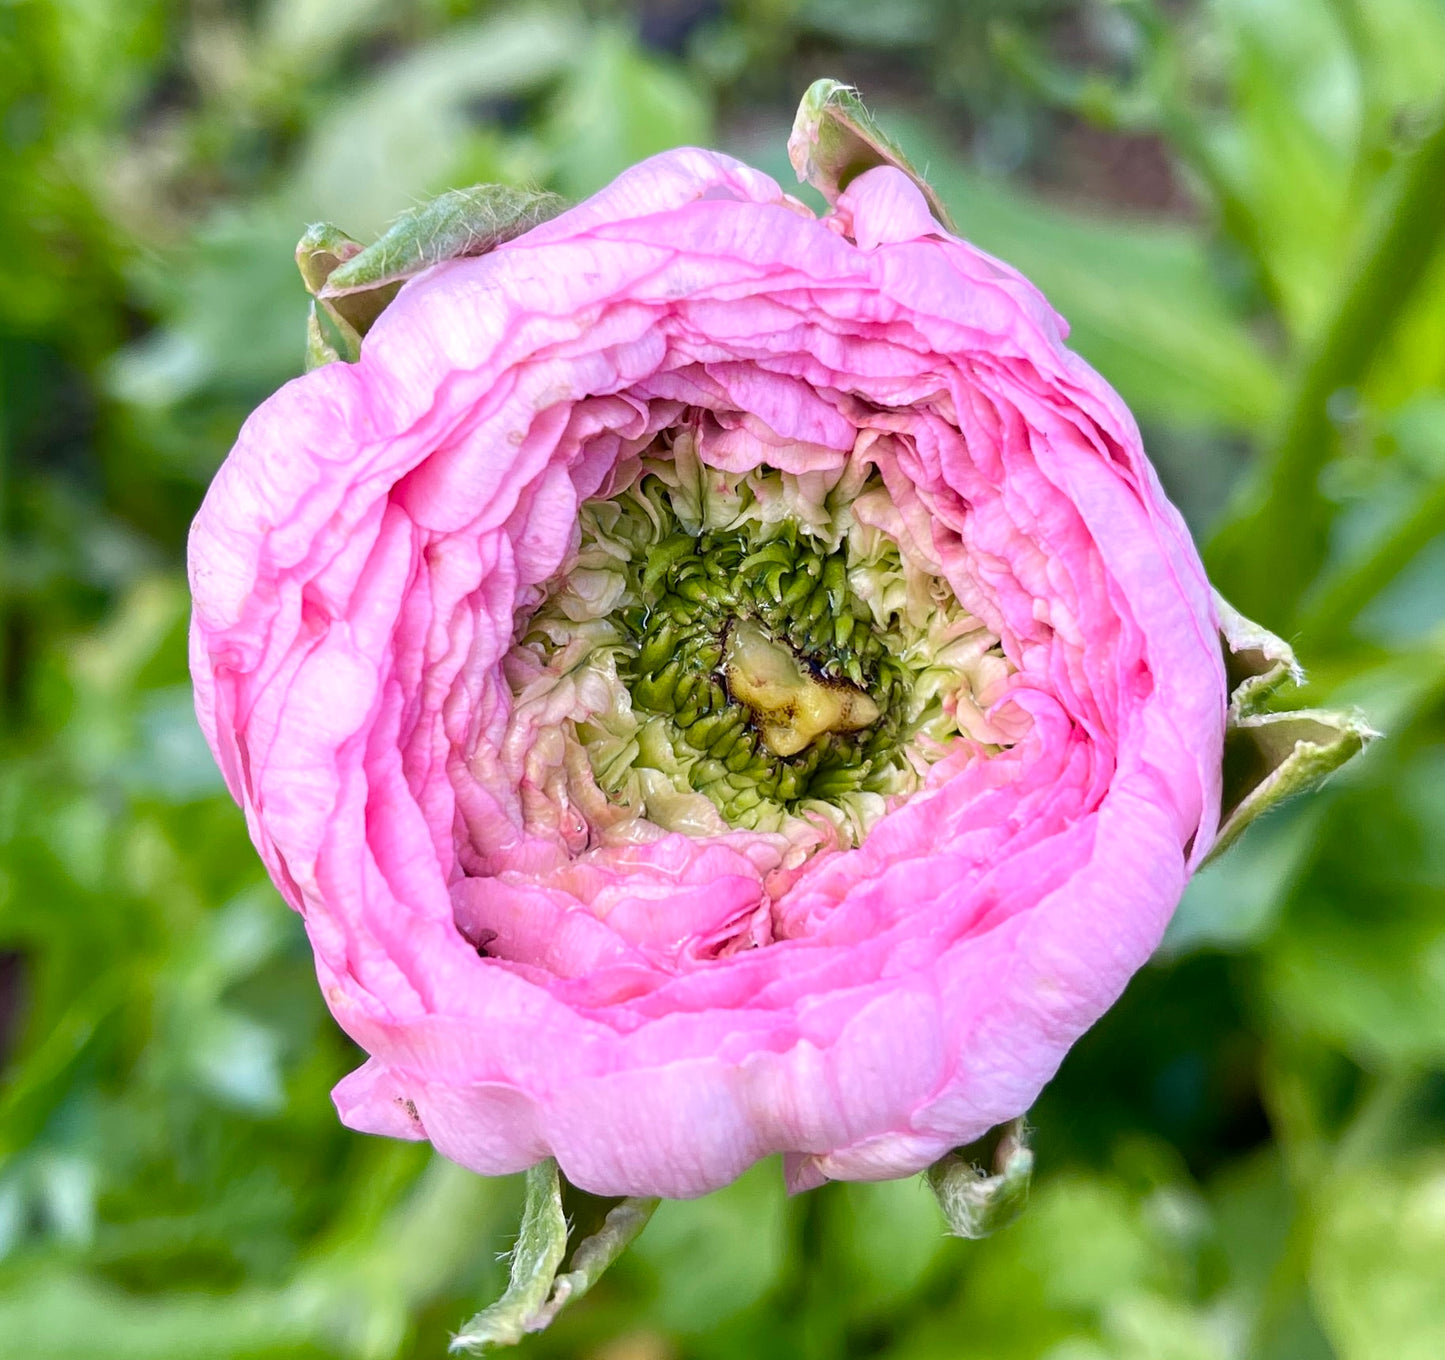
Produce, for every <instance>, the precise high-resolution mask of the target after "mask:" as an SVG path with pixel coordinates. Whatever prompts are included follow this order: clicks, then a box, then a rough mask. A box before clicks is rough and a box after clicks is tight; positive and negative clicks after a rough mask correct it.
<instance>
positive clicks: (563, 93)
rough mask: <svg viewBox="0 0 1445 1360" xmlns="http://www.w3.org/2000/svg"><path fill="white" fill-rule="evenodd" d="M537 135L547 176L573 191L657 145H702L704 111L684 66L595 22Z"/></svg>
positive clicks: (706, 129) (604, 178) (708, 130)
mask: <svg viewBox="0 0 1445 1360" xmlns="http://www.w3.org/2000/svg"><path fill="white" fill-rule="evenodd" d="M542 137H543V140H544V143H545V145H546V147H547V149H548V150H549V151H550V152H551V155H552V160H553V166H552V175H551V178H552V181H553V182H554V183H555V184H556V185H557V187H558V188H559V189H561V191H562V192H563V193H564V194H571V195H573V196H574V197H577V198H581V197H583V196H585V195H587V194H590V193H593V192H594V191H595V190H597V189H600V188H601V187H602V186H603V185H604V184H606V183H607V182H608V181H609V180H610V179H612V178H613V177H615V176H616V175H620V174H621V173H622V172H623V171H624V170H627V169H629V168H630V167H631V166H633V165H636V164H637V162H638V161H641V160H645V159H646V158H647V157H648V156H652V155H656V154H657V153H658V152H659V151H668V150H670V149H672V148H673V147H678V146H707V145H709V144H710V143H711V141H712V116H711V111H710V109H709V107H708V103H707V100H706V99H705V98H704V97H703V95H702V92H701V91H700V90H699V88H698V85H697V83H696V82H695V81H693V80H690V79H688V76H687V74H686V73H685V72H684V71H682V70H680V69H678V68H677V67H675V66H674V65H672V64H671V63H669V62H667V61H666V60H665V59H663V58H661V57H660V56H657V55H654V54H650V53H648V52H646V51H644V50H643V49H642V48H641V47H639V46H638V44H637V41H636V39H635V38H634V37H633V36H632V35H631V34H630V33H629V32H627V31H626V30H625V29H622V28H617V27H613V26H611V25H603V26H600V27H598V28H597V29H595V30H594V32H593V35H592V40H591V42H590V43H579V44H578V45H577V51H576V53H575V60H574V64H573V67H572V70H571V71H570V72H569V73H568V75H567V78H566V79H565V80H563V81H562V82H561V84H560V86H559V88H558V91H557V95H556V98H555V100H554V101H553V104H552V107H551V110H550V113H549V116H548V118H547V120H546V122H545V123H544V125H543V127H542Z"/></svg>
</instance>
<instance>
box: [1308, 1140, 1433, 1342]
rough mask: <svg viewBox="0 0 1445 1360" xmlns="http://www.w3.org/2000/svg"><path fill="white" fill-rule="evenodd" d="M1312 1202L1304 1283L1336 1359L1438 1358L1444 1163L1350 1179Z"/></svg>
mask: <svg viewBox="0 0 1445 1360" xmlns="http://www.w3.org/2000/svg"><path fill="white" fill-rule="evenodd" d="M1320 1201H1321V1202H1320V1206H1319V1209H1318V1213H1319V1220H1320V1222H1319V1230H1318V1236H1317V1237H1316V1239H1315V1242H1314V1250H1313V1253H1312V1261H1311V1270H1310V1282H1311V1285H1312V1287H1313V1293H1314V1297H1315V1300H1316V1303H1317V1306H1318V1310H1319V1316H1320V1320H1321V1322H1322V1323H1323V1324H1324V1328H1325V1331H1326V1332H1327V1333H1328V1335H1329V1338H1330V1341H1331V1342H1332V1343H1333V1345H1334V1347H1335V1351H1336V1353H1337V1354H1338V1355H1339V1357H1340V1360H1436V1358H1437V1357H1438V1356H1439V1355H1440V1354H1441V1345H1442V1340H1445V1290H1442V1289H1441V1287H1440V1284H1441V1266H1442V1263H1445V1159H1442V1158H1441V1157H1440V1156H1439V1155H1438V1154H1435V1155H1432V1156H1426V1157H1421V1158H1418V1159H1415V1160H1412V1161H1411V1162H1408V1163H1404V1164H1394V1165H1389V1164H1387V1165H1381V1166H1372V1167H1370V1168H1368V1169H1362V1170H1360V1171H1358V1172H1351V1173H1350V1174H1349V1175H1347V1176H1341V1177H1338V1178H1336V1179H1334V1180H1333V1181H1332V1182H1330V1183H1328V1184H1327V1185H1326V1186H1325V1188H1324V1191H1323V1193H1322V1194H1321V1196H1320Z"/></svg>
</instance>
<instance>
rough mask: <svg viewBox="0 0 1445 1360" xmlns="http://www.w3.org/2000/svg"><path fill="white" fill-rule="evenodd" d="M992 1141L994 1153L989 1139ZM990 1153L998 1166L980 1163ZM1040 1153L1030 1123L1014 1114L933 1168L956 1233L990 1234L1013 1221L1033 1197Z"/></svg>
mask: <svg viewBox="0 0 1445 1360" xmlns="http://www.w3.org/2000/svg"><path fill="white" fill-rule="evenodd" d="M990 1143H992V1144H993V1147H992V1155H991V1156H990V1155H989V1144H990ZM981 1158H987V1159H988V1161H989V1165H991V1166H992V1167H993V1170H992V1172H990V1171H988V1170H987V1169H985V1167H983V1166H981V1165H979V1161H980V1159H981ZM1033 1174H1034V1154H1033V1151H1032V1149H1031V1148H1030V1147H1029V1144H1028V1126H1027V1125H1026V1124H1025V1123H1024V1121H1023V1120H1022V1119H1015V1120H1012V1121H1011V1122H1010V1123H1007V1124H1004V1125H1001V1126H1000V1127H999V1128H997V1129H995V1130H993V1132H992V1133H990V1134H989V1135H988V1136H987V1137H986V1138H983V1139H980V1140H979V1141H978V1142H977V1143H972V1144H970V1145H969V1146H968V1147H966V1148H962V1149H960V1150H959V1151H957V1152H950V1153H949V1154H948V1155H947V1156H946V1157H943V1158H941V1159H940V1160H939V1161H936V1162H935V1163H934V1164H933V1165H932V1166H931V1167H929V1168H928V1172H927V1175H928V1184H929V1188H930V1189H931V1190H932V1191H933V1193H934V1196H935V1197H936V1198H937V1200H938V1206H939V1208H940V1209H942V1210H943V1216H944V1218H945V1219H946V1220H947V1221H948V1231H949V1232H950V1233H952V1234H953V1236H954V1237H969V1238H979V1237H988V1236H989V1235H990V1234H991V1233H995V1232H997V1231H998V1230H999V1229H1000V1228H1003V1227H1006V1226H1007V1225H1008V1224H1010V1223H1012V1222H1013V1220H1014V1219H1015V1218H1017V1217H1018V1216H1019V1214H1020V1213H1022V1212H1023V1208H1024V1206H1025V1205H1026V1204H1027V1203H1028V1198H1029V1183H1030V1182H1031V1181H1032V1179H1033Z"/></svg>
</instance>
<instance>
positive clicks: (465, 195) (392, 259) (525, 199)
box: [317, 184, 567, 299]
mask: <svg viewBox="0 0 1445 1360" xmlns="http://www.w3.org/2000/svg"><path fill="white" fill-rule="evenodd" d="M566 206H567V204H566V200H565V199H563V198H561V197H559V196H558V195H557V194H551V193H546V192H544V191H543V190H540V189H514V188H512V187H511V186H510V185H506V184H478V185H474V186H473V187H472V188H470V189H450V190H448V191H447V192H446V193H444V194H438V195H437V196H436V197H435V198H433V199H431V200H430V201H429V202H427V203H422V204H420V205H418V206H417V207H415V208H410V209H408V210H407V211H406V212H404V213H402V215H401V216H400V217H398V218H397V219H396V221H395V222H393V223H392V224H391V226H390V227H388V228H387V229H386V231H385V232H384V233H383V234H382V236H381V238H380V239H379V240H378V241H375V242H373V244H371V245H369V246H367V247H366V249H365V250H362V251H359V252H355V253H353V254H351V255H350V256H348V257H347V259H346V260H345V261H344V262H342V263H341V264H340V265H339V267H338V268H336V269H335V270H334V271H333V272H331V273H330V274H329V275H328V276H327V278H326V280H325V284H324V286H323V287H322V288H321V289H320V290H319V292H318V294H317V296H318V297H323V298H327V299H341V298H344V297H349V296H352V295H354V294H358V293H369V292H371V291H372V290H373V289H377V288H385V287H388V286H400V285H401V284H402V283H403V282H405V280H407V279H409V278H411V277H412V276H413V275H415V274H420V273H421V271H422V270H423V269H429V268H430V267H431V266H432V265H434V264H440V263H441V262H442V261H443V260H453V259H457V258H459V257H461V256H471V255H485V254H486V253H487V252H488V251H489V250H494V249H496V247H497V246H499V245H502V244H503V243H504V242H506V241H511V240H514V239H515V238H516V237H518V236H521V235H522V234H523V233H525V232H529V231H531V230H532V228H533V227H536V226H540V225H541V224H542V223H543V222H546V221H548V220H549V219H550V218H553V217H556V216H557V214H558V213H559V212H561V211H562V209H563V208H565V207H566Z"/></svg>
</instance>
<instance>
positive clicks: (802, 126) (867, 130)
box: [788, 78, 955, 231]
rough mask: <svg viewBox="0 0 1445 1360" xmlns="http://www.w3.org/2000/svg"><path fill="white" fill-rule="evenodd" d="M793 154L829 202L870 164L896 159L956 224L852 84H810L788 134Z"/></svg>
mask: <svg viewBox="0 0 1445 1360" xmlns="http://www.w3.org/2000/svg"><path fill="white" fill-rule="evenodd" d="M788 159H789V160H790V161H792V163H793V169H794V170H795V171H797V175H798V179H799V180H800V181H802V182H803V183H806V184H811V185H812V186H813V188H815V189H816V190H817V191H818V192H819V193H820V194H822V195H823V197H824V198H825V199H827V201H828V202H829V203H834V202H836V201H837V198H838V195H839V194H840V193H842V191H843V190H844V189H846V188H847V187H848V185H849V184H850V183H851V182H852V181H853V180H855V179H856V178H857V177H858V176H859V175H861V174H862V173H863V172H864V171H865V170H873V169H876V168H877V167H878V166H880V165H891V166H892V167H893V168H894V169H896V170H901V171H903V173H904V174H905V175H907V176H908V178H909V179H911V180H912V181H913V182H914V183H915V184H916V185H917V186H918V187H919V189H920V190H922V192H923V196H924V198H925V199H926V200H927V201H928V207H929V211H930V212H932V213H933V215H934V217H935V218H936V219H937V220H938V221H939V222H941V223H942V224H943V225H944V226H945V227H947V228H948V230H949V231H953V230H955V227H954V225H953V219H952V218H951V217H950V216H949V213H948V209H947V208H946V207H945V206H944V203H943V200H942V199H941V198H939V196H938V193H937V192H936V191H935V190H934V188H933V186H932V185H930V184H929V182H928V181H927V180H926V179H924V177H923V176H922V175H921V174H920V173H919V172H918V171H917V170H916V169H914V167H913V164H912V162H910V161H909V159H908V157H907V156H906V155H905V154H904V152H903V149H902V148H901V147H900V146H899V145H898V144H897V143H896V142H895V141H894V140H893V139H892V138H891V137H889V136H888V134H887V133H885V132H884V131H883V129H882V128H881V127H879V125H878V122H877V120H876V119H874V117H873V115H872V114H871V113H869V112H868V110H867V109H866V108H864V107H863V101H862V99H860V98H859V96H858V91H857V90H855V89H853V88H852V86H849V85H844V84H842V83H840V82H839V81H836V80H829V79H826V78H825V79H822V80H815V81H814V82H813V83H812V84H811V85H810V86H808V89H807V91H806V93H805V94H804V95H803V100H802V103H800V104H799V105H798V114H797V117H796V118H795V119H794V120H793V132H792V136H790V137H789V138H788Z"/></svg>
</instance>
